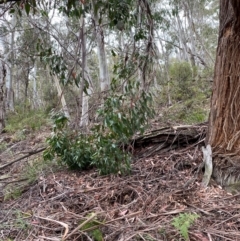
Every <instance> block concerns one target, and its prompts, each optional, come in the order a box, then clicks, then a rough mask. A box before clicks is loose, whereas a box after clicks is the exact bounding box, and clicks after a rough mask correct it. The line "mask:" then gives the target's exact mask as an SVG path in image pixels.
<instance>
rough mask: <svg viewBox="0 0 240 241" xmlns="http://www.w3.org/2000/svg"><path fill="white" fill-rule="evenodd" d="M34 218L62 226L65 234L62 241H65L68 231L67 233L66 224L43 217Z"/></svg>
mask: <svg viewBox="0 0 240 241" xmlns="http://www.w3.org/2000/svg"><path fill="white" fill-rule="evenodd" d="M35 217H36V218H40V219H43V220H47V221H50V222H54V223H58V224H60V225H62V226H63V227H64V228H65V232H64V234H63V237H62V240H65V237H66V236H67V234H68V231H69V228H68V225H67V224H66V223H63V222H60V221H57V220H54V219H51V218H44V217H40V216H35Z"/></svg>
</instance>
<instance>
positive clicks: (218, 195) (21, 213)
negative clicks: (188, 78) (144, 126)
mask: <svg viewBox="0 0 240 241" xmlns="http://www.w3.org/2000/svg"><path fill="white" fill-rule="evenodd" d="M204 128H205V127H204V126H201V127H199V128H197V129H196V130H197V131H198V132H199V133H200V134H199V138H200V137H201V138H202V139H203V138H204V135H201V132H202V130H203V129H204ZM173 133H174V128H173ZM182 134H183V136H184V135H187V134H186V132H184V133H182ZM167 136H170V134H169V135H167ZM158 137H159V138H160V136H158ZM172 137H173V139H172V140H174V141H175V143H177V140H178V139H175V138H174V135H172ZM44 138H45V135H43V134H39V135H36V136H34V137H32V139H31V138H30V139H29V140H25V142H24V141H23V142H18V144H16V143H15V144H13V143H10V144H9V146H8V147H7V150H9V148H11V147H12V146H13V145H15V147H14V148H15V149H14V148H12V149H11V152H9V151H8V152H6V150H5V152H2V154H1V156H0V165H1V166H2V165H3V164H4V163H6V162H7V161H8V162H9V161H10V160H13V159H16V158H17V157H19V156H20V155H26V153H29V151H32V150H37V149H39V148H41V147H42V146H43V142H44ZM199 138H198V139H196V140H195V142H194V141H192V142H191V143H189V144H188V145H186V146H182V145H174V148H168V147H169V146H172V147H173V145H171V143H170V142H169V143H168V145H165V146H164V148H165V152H163V151H162V150H163V149H161V148H158V146H159V142H158V141H157V137H156V135H155V139H151V140H152V141H148V142H147V144H146V142H143V143H145V145H140V144H139V145H136V148H137V149H136V150H135V156H136V158H135V161H134V162H133V164H132V172H131V175H129V176H121V175H115V176H114V175H109V176H99V175H98V173H97V172H96V170H90V171H86V172H71V171H68V170H64V168H61V169H60V170H59V169H58V171H56V169H54V168H55V167H54V165H49V168H45V169H43V170H42V171H40V172H39V173H38V176H37V178H36V179H34V180H33V181H32V183H29V182H28V183H26V182H25V183H24V180H23V181H22V182H19V181H17V180H19V175H18V174H19V170H21V169H22V167H23V166H24V165H25V166H26V163H28V164H27V165H30V166H31V159H35V160H36V159H37V156H40V155H41V154H35V155H31V156H30V157H29V158H25V159H24V160H22V161H19V162H16V163H14V164H13V165H11V166H9V167H6V168H4V169H0V172H1V177H6V178H1V179H0V183H1V184H0V185H1V186H0V189H1V192H2V195H1V197H0V198H1V202H0V240H36V241H37V240H39V241H40V240H41V241H42V240H59V241H60V240H84V241H85V240H86V241H87V240H94V241H95V240H96V241H99V240H106V241H127V240H166V241H170V240H184V238H183V237H182V236H181V235H180V232H179V231H178V230H177V229H176V228H175V227H174V226H173V225H172V221H173V219H174V218H176V217H179V215H180V214H198V215H199V218H198V219H197V220H196V221H195V222H194V224H193V225H191V227H190V228H189V230H188V232H187V233H188V234H189V238H190V240H193V241H195V240H196V241H197V240H201V241H207V240H209V241H211V240H214V241H220V240H240V212H239V209H240V194H235V195H232V194H230V193H227V192H226V191H224V190H223V189H222V188H221V187H220V186H217V185H216V184H215V183H214V181H211V183H210V186H209V187H208V188H206V189H204V188H202V187H201V178H202V170H199V168H198V167H199V165H200V164H201V163H202V152H201V151H200V145H202V144H203V143H202V139H200V140H199ZM36 140H38V141H36ZM149 140H150V139H149ZM165 140H166V139H165ZM162 141H163V143H167V142H166V141H164V139H163V140H162ZM139 143H140V142H139ZM167 148H168V149H167ZM171 149H172V150H171ZM149 150H150V151H149ZM7 153H8V154H7ZM9 153H11V155H12V156H11V155H10V154H9ZM144 153H145V154H147V155H144ZM10 157H11V158H10ZM137 157H138V158H137ZM8 158H9V159H8ZM39 161H41V159H40V158H39ZM198 172H199V173H198ZM9 173H10V176H9V177H8V178H7V174H9ZM12 181H13V182H12ZM14 181H16V183H14ZM8 182H9V183H8ZM10 182H11V183H10ZM12 183H14V185H19V186H20V187H22V189H21V193H22V195H21V196H18V197H17V195H16V198H14V199H13V198H12V197H11V196H9V199H8V200H5V201H4V195H5V198H6V189H7V188H8V187H9V186H11V185H12ZM23 183H24V185H23ZM12 188H13V186H12ZM185 217H188V218H187V219H186V220H185V224H186V222H187V221H189V219H190V216H186V215H185ZM180 226H181V225H180ZM182 231H183V232H184V229H183V228H182ZM185 233H186V232H185Z"/></svg>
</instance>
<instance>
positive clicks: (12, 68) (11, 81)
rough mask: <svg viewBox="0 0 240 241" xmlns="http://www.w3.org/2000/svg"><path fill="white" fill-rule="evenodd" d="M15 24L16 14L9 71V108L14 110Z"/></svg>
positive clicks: (12, 30) (11, 39) (13, 21)
mask: <svg viewBox="0 0 240 241" xmlns="http://www.w3.org/2000/svg"><path fill="white" fill-rule="evenodd" d="M15 26H16V16H13V18H12V21H11V34H10V61H9V71H8V73H7V76H8V77H7V108H8V109H9V110H10V111H14V92H13V70H14V64H13V62H14V41H15Z"/></svg>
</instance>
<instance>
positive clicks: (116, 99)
mask: <svg viewBox="0 0 240 241" xmlns="http://www.w3.org/2000/svg"><path fill="white" fill-rule="evenodd" d="M112 89H114V86H112ZM151 101H152V96H151V95H150V94H148V93H145V92H144V91H139V84H136V83H133V84H131V83H130V84H128V85H127V86H126V87H125V92H124V94H119V93H116V92H115V91H114V90H113V91H112V93H111V94H110V95H109V96H108V97H107V98H106V99H105V101H104V104H103V106H102V108H100V109H99V110H98V118H99V119H100V120H102V122H101V123H100V124H98V125H96V126H94V127H93V128H92V129H91V132H90V134H87V135H85V134H79V133H77V132H72V131H71V130H69V129H68V127H67V123H68V119H67V118H66V117H65V116H64V115H63V114H62V113H55V114H54V115H53V121H54V126H53V134H52V136H51V137H49V138H48V139H47V143H48V148H47V150H46V151H45V152H44V158H45V159H49V160H52V159H54V158H55V157H57V158H58V160H60V161H61V162H63V163H65V164H66V165H67V166H68V167H70V168H72V169H87V168H91V167H97V169H98V170H99V173H100V174H103V175H105V174H109V173H118V172H120V173H122V174H127V173H129V171H130V163H131V154H130V153H129V152H127V151H126V150H125V146H126V144H127V142H128V141H129V139H130V138H131V137H132V136H133V135H134V134H135V133H136V132H138V131H140V132H143V131H144V128H145V127H146V124H147V122H148V119H150V118H151V117H153V114H154V113H153V110H152V108H151V106H150V105H151Z"/></svg>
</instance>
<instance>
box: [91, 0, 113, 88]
mask: <svg viewBox="0 0 240 241" xmlns="http://www.w3.org/2000/svg"><path fill="white" fill-rule="evenodd" d="M95 1H96V0H92V6H93V14H92V17H93V20H94V25H95V26H94V31H95V35H96V42H97V53H98V62H99V78H100V87H101V91H106V90H108V89H109V85H110V80H109V74H108V68H107V59H106V52H105V43H104V32H103V27H102V25H101V23H100V21H99V13H98V11H95V7H94V6H95Z"/></svg>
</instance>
